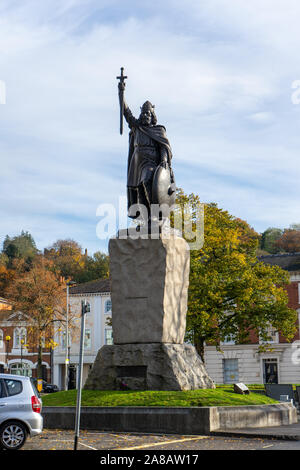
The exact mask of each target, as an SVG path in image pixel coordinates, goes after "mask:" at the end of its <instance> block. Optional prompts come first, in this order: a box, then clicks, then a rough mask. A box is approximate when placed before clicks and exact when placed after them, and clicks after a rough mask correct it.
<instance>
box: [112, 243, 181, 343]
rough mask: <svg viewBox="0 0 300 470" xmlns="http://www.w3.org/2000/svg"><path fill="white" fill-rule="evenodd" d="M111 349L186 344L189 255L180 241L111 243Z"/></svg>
mask: <svg viewBox="0 0 300 470" xmlns="http://www.w3.org/2000/svg"><path fill="white" fill-rule="evenodd" d="M109 255H110V274H111V299H112V326H113V338H114V344H127V343H176V344H182V343H183V341H184V335H185V327H186V311H187V295H188V284H189V267H190V255H189V250H188V245H187V243H186V241H185V240H184V239H183V238H180V237H177V236H170V237H169V238H164V237H163V236H162V237H161V238H159V239H157V240H153V239H143V238H139V239H135V240H133V239H131V238H127V239H119V238H113V239H111V240H110V242H109Z"/></svg>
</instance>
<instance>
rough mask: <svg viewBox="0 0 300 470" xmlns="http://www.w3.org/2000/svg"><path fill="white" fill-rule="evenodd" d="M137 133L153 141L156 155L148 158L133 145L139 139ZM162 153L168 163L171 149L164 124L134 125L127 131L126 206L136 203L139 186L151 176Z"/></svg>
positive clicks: (142, 137) (141, 137) (144, 138)
mask: <svg viewBox="0 0 300 470" xmlns="http://www.w3.org/2000/svg"><path fill="white" fill-rule="evenodd" d="M138 133H141V135H140V139H143V140H145V141H147V140H149V138H150V139H151V140H153V141H154V144H155V147H156V156H155V158H154V159H148V158H147V156H145V154H144V153H143V151H142V149H141V148H140V147H139V146H138V145H137V146H134V142H135V140H140V139H139V135H138ZM152 145H153V144H152ZM163 155H166V156H167V160H168V162H169V164H170V163H171V158H172V151H171V146H170V143H169V140H168V138H167V136H166V129H165V127H164V126H160V125H156V126H142V125H136V126H134V127H133V128H132V130H131V132H130V133H129V153H128V166H127V200H128V208H130V206H131V205H133V204H137V203H138V202H139V194H138V190H139V188H140V187H141V186H142V185H144V184H145V183H146V182H147V180H149V178H150V177H151V176H152V177H153V174H154V171H155V169H156V167H157V166H158V165H159V164H160V162H161V160H162V156H163ZM149 202H151V201H149Z"/></svg>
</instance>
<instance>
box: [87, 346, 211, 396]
mask: <svg viewBox="0 0 300 470" xmlns="http://www.w3.org/2000/svg"><path fill="white" fill-rule="evenodd" d="M122 387H124V388H126V387H127V388H128V389H130V390H195V389H199V388H215V385H214V383H213V381H212V379H211V378H210V377H209V376H208V374H207V372H206V369H205V367H204V365H203V363H202V361H201V359H200V357H199V356H198V354H197V352H196V349H195V348H194V346H192V345H189V344H170V343H148V344H147V343H143V344H117V345H111V346H108V345H107V346H103V347H102V348H101V349H100V350H99V351H98V354H97V357H96V360H95V362H94V366H93V368H92V370H91V372H90V374H89V376H88V378H87V381H86V383H85V386H84V388H85V389H88V390H120V389H122Z"/></svg>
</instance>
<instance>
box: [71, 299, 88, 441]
mask: <svg viewBox="0 0 300 470" xmlns="http://www.w3.org/2000/svg"><path fill="white" fill-rule="evenodd" d="M90 308H91V307H90V304H89V303H88V302H87V301H86V300H82V302H81V332H80V351H79V369H78V379H77V401H76V416H75V438H74V450H77V444H78V439H79V429H80V409H81V388H82V368H83V354H84V336H85V315H86V314H87V313H88V312H90Z"/></svg>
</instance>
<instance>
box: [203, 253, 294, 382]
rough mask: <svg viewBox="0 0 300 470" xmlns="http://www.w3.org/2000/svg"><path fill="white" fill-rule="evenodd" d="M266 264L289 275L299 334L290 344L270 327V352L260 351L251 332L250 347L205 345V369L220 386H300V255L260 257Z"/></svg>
mask: <svg viewBox="0 0 300 470" xmlns="http://www.w3.org/2000/svg"><path fill="white" fill-rule="evenodd" d="M260 260H261V261H264V262H265V263H267V264H271V265H277V266H280V267H281V268H282V269H285V270H287V271H288V272H289V274H290V280H291V284H289V285H288V286H287V288H286V289H287V293H288V297H289V307H290V308H293V309H295V310H296V311H297V312H298V320H297V323H296V327H297V332H296V334H295V337H294V338H293V340H292V341H291V342H287V340H286V339H285V338H284V337H283V336H282V335H281V334H280V333H279V332H277V331H275V330H274V329H272V327H270V336H271V337H272V341H269V344H270V350H269V351H268V352H263V353H260V352H259V346H260V339H259V338H258V337H257V335H256V334H255V333H254V332H250V344H234V343H233V342H230V341H229V342H227V343H223V344H222V345H221V349H222V352H218V351H217V349H216V347H215V346H208V345H206V346H205V367H206V370H207V372H208V374H209V375H210V377H211V378H212V379H213V380H214V382H215V383H217V384H222V383H236V382H244V383H246V384H262V383H279V384H284V383H300V335H299V331H300V253H287V254H277V255H269V256H262V257H260Z"/></svg>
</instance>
